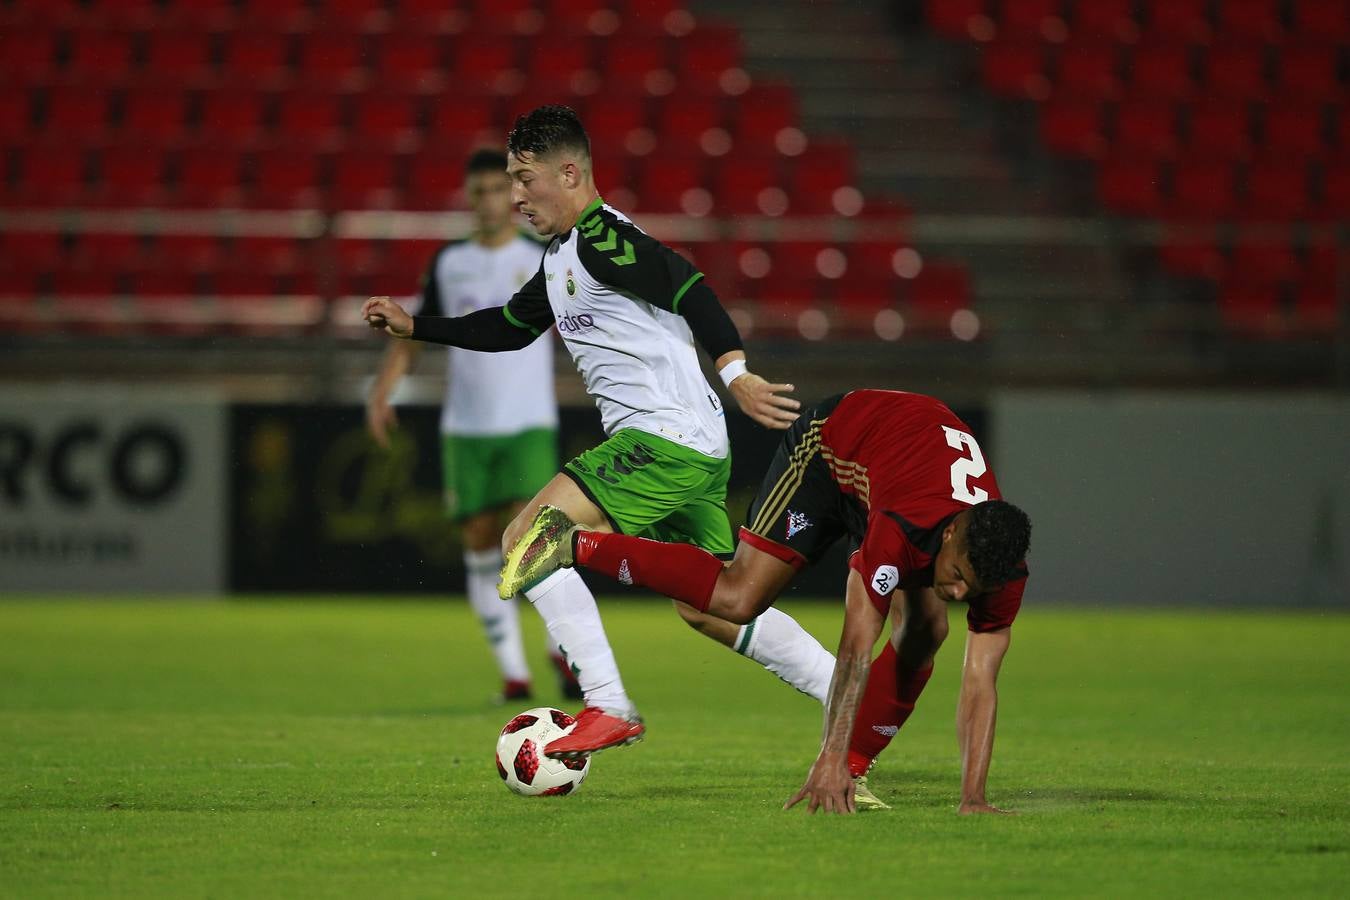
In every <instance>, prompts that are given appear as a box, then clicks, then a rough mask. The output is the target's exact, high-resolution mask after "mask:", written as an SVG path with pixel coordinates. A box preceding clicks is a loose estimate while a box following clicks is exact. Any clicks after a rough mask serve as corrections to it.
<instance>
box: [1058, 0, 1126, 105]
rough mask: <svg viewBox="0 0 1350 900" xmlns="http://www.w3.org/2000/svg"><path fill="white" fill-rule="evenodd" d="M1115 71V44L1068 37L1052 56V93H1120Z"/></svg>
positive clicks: (1093, 96) (1089, 95)
mask: <svg viewBox="0 0 1350 900" xmlns="http://www.w3.org/2000/svg"><path fill="white" fill-rule="evenodd" d="M1088 5H1091V4H1088ZM1119 73H1120V53H1119V51H1118V50H1117V48H1116V45H1115V44H1110V43H1105V42H1098V41H1084V40H1072V41H1070V42H1068V43H1067V44H1065V45H1064V46H1063V47H1061V48H1060V49H1059V52H1058V53H1057V54H1056V57H1055V84H1054V95H1055V96H1056V97H1068V96H1072V97H1082V98H1086V99H1094V100H1098V99H1100V100H1106V99H1110V98H1112V97H1115V96H1116V95H1118V94H1119V93H1120V74H1119Z"/></svg>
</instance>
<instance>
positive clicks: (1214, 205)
mask: <svg viewBox="0 0 1350 900" xmlns="http://www.w3.org/2000/svg"><path fill="white" fill-rule="evenodd" d="M1236 205H1237V204H1236V189H1235V175H1234V172H1233V167H1232V166H1231V165H1228V164H1224V163H1220V162H1218V161H1216V160H1201V161H1187V162H1183V163H1181V164H1179V165H1178V166H1177V167H1176V168H1175V169H1174V170H1173V173H1172V201H1171V209H1172V215H1173V216H1174V217H1175V218H1177V219H1202V220H1203V219H1215V218H1223V217H1226V216H1229V215H1231V214H1232V213H1233V211H1234V209H1235V207H1236Z"/></svg>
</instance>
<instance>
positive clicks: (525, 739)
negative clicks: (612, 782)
mask: <svg viewBox="0 0 1350 900" xmlns="http://www.w3.org/2000/svg"><path fill="white" fill-rule="evenodd" d="M576 721H577V720H576V719H575V718H573V717H572V716H570V715H568V714H567V713H565V712H563V711H562V710H561V709H553V708H552V707H548V706H537V707H535V708H534V709H527V710H525V712H523V713H521V714H520V715H518V716H516V717H515V718H514V719H512V720H511V721H509V722H507V723H506V727H505V728H503V729H502V734H501V737H499V738H497V774H498V775H500V776H501V777H502V781H505V782H506V786H507V787H508V788H510V789H511V790H512V791H515V792H516V793H517V794H522V795H524V796H526V797H539V796H544V797H548V796H556V795H559V794H570V793H572V792H573V791H575V790H576V789H577V788H579V787H581V783H582V782H583V781H585V780H586V773H587V772H589V771H590V770H591V759H590V757H589V756H586V757H582V758H581V759H549V758H548V757H547V756H545V755H544V747H546V746H548V744H549V742H551V741H555V740H557V739H558V738H560V737H562V736H563V735H565V734H567V733H568V732H569V731H571V730H572V726H573V725H575V724H576Z"/></svg>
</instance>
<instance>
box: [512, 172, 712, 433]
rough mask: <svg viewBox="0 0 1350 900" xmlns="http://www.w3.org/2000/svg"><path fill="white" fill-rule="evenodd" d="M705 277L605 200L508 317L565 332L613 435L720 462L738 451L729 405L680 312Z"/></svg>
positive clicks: (552, 255)
mask: <svg viewBox="0 0 1350 900" xmlns="http://www.w3.org/2000/svg"><path fill="white" fill-rule="evenodd" d="M702 277H703V275H702V273H700V272H698V271H697V270H696V269H694V267H693V266H692V265H690V263H689V261H688V260H686V259H685V258H684V257H682V256H680V255H679V254H678V253H676V252H675V251H673V250H671V249H670V248H669V247H667V246H665V245H664V244H662V243H660V242H659V241H657V240H656V239H654V238H652V237H651V236H649V235H648V234H647V233H646V232H644V231H642V230H641V229H640V228H638V227H637V226H636V225H634V224H633V223H632V222H631V221H629V219H628V218H627V217H626V216H624V215H623V214H622V213H620V212H618V211H617V210H615V209H613V208H611V207H609V206H607V205H605V203H604V201H603V200H601V199H599V198H597V199H596V200H595V201H594V202H592V203H591V204H590V205H589V206H587V207H586V209H585V210H584V211H583V212H582V214H581V217H580V219H578V221H577V225H576V226H575V227H574V228H572V230H571V231H569V232H567V233H566V234H564V235H560V236H558V237H555V238H554V239H553V240H552V242H550V243H549V245H548V249H547V250H545V251H544V259H543V262H542V264H541V265H540V267H539V271H538V272H537V273H536V274H535V276H534V277H533V278H531V279H530V281H529V283H527V284H526V285H525V286H524V287H522V288H521V289H520V291H519V292H517V293H516V295H515V296H514V297H512V298H511V301H510V302H509V303H508V304H507V305H506V309H505V314H506V318H507V319H508V320H509V321H510V322H511V323H512V324H514V325H516V326H517V327H520V328H526V329H529V330H530V331H531V332H533V333H535V334H539V333H542V332H543V331H544V330H546V329H547V328H549V327H550V326H552V325H554V324H555V323H556V324H557V326H558V332H559V334H561V335H562V339H563V343H564V344H565V345H566V346H567V349H568V351H569V352H570V353H571V354H572V359H573V360H575V361H576V365H577V369H578V370H579V371H580V372H581V377H582V378H583V379H584V380H585V382H586V391H587V392H588V393H589V394H590V395H591V396H592V397H594V398H595V402H596V405H597V406H598V407H599V408H600V418H601V421H602V423H603V425H604V429H605V433H606V434H608V435H611V436H612V435H614V434H615V433H617V432H618V431H620V430H622V429H625V428H633V429H637V430H638V431H644V432H647V433H648V434H654V435H658V436H660V437H663V438H666V439H667V440H670V441H674V442H675V443H677V444H681V445H683V446H685V447H688V448H690V449H692V450H696V451H698V452H699V453H702V454H704V455H706V456H710V457H713V458H716V459H722V458H725V457H726V456H728V454H729V452H730V450H729V444H728V441H727V428H726V420H725V418H724V416H723V412H722V404H721V401H720V400H719V399H718V397H717V393H716V392H715V391H714V390H713V389H712V387H711V386H709V384H708V381H707V379H706V378H704V377H703V371H702V369H701V368H700V367H699V360H698V351H697V350H696V349H695V347H694V338H693V334H692V333H691V332H690V330H689V325H688V324H687V323H686V322H685V320H684V318H683V317H681V316H680V314H679V307H680V299H681V298H682V297H683V296H684V294H685V292H686V291H688V290H689V288H690V287H692V286H693V285H694V284H695V283H697V282H698V280H699V279H700V278H702Z"/></svg>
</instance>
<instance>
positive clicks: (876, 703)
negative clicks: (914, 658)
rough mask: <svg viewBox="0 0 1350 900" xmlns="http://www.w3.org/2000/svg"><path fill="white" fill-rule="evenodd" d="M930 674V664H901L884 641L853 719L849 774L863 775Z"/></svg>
mask: <svg viewBox="0 0 1350 900" xmlns="http://www.w3.org/2000/svg"><path fill="white" fill-rule="evenodd" d="M932 674H933V667H932V666H931V665H930V666H925V667H924V668H922V669H918V670H915V669H910V668H906V667H903V666H901V664H900V658H899V657H898V656H897V655H896V652H895V647H894V646H892V645H891V642H890V641H887V642H886V647H885V649H883V650H882V651H881V655H880V656H878V657H877V658H876V659H875V660H874V661H873V662H872V671H871V673H870V674H869V675H868V677H867V690H866V691H865V692H864V693H863V699H862V703H861V704H859V706H858V717H857V718H856V719H855V720H854V722H853V740H852V742H850V744H849V748H848V770H849V773H850V774H852V775H854V776H858V775H863V774H865V773H866V772H867V767H868V766H870V765H871V764H872V760H874V759H876V758H877V755H878V754H879V753H881V751H882V750H885V749H886V745H887V744H889V743H890V742H891V738H893V737H895V733H896V732H897V731H899V730H900V726H901V725H904V724H905V720H906V719H908V718H909V714H910V713H912V712H914V704H915V703H916V702H917V701H918V699H919V695H920V694H922V693H923V688H924V685H926V684H928V679H929V678H930V677H931V676H932Z"/></svg>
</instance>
